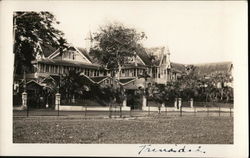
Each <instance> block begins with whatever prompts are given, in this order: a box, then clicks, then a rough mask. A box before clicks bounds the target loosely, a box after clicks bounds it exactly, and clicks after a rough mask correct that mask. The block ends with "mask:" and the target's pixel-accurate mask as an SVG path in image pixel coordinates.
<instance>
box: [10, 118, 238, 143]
mask: <svg viewBox="0 0 250 158" xmlns="http://www.w3.org/2000/svg"><path fill="white" fill-rule="evenodd" d="M13 142H14V143H88V144H89V143H94V144H97V143H106V144H111V143H117V144H124V143H126V144H148V143H152V144H232V143H233V117H227V116H221V117H218V116H211V117H207V116H183V117H179V116H177V117H173V116H166V115H164V114H161V115H151V116H150V117H144V118H137V119H126V120H125V119H84V118H80V117H63V116H62V117H54V116H50V117H46V116H36V117H28V118H26V117H13Z"/></svg>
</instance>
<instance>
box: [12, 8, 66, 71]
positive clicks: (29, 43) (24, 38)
mask: <svg viewBox="0 0 250 158" xmlns="http://www.w3.org/2000/svg"><path fill="white" fill-rule="evenodd" d="M13 20H14V54H15V68H14V71H15V72H14V73H17V74H21V73H23V71H24V70H25V71H31V70H32V64H31V61H32V60H34V59H35V57H36V56H37V55H42V47H43V46H44V47H46V46H47V45H49V46H52V47H59V46H63V45H64V43H66V40H63V38H62V37H63V33H62V32H61V31H60V30H58V29H56V28H55V27H54V25H55V24H59V22H58V21H56V19H55V17H54V15H53V14H51V13H50V12H33V11H31V12H15V13H14V17H13Z"/></svg>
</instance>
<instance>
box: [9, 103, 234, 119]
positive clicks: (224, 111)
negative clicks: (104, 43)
mask: <svg viewBox="0 0 250 158" xmlns="http://www.w3.org/2000/svg"><path fill="white" fill-rule="evenodd" d="M233 113H234V109H233V108H231V107H220V106H219V107H193V108H189V107H180V108H179V109H177V108H174V107H161V108H159V107H147V110H138V109H137V110H128V109H126V110H123V109H122V107H120V106H115V107H109V108H103V110H101V109H93V108H88V107H87V106H86V108H81V109H80V110H78V111H70V110H69V111H68V110H67V111H61V110H60V109H59V110H54V109H30V108H27V109H26V110H14V111H13V116H14V117H30V116H73V117H85V118H127V117H147V116H153V115H156V116H157V115H167V116H169V117H172V116H173V117H178V116H179V117H182V116H230V117H233Z"/></svg>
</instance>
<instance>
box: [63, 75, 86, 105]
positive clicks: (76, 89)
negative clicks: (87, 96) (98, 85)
mask: <svg viewBox="0 0 250 158" xmlns="http://www.w3.org/2000/svg"><path fill="white" fill-rule="evenodd" d="M90 87H91V85H90V81H89V80H88V79H87V78H86V77H84V76H81V72H80V71H75V70H70V71H69V72H67V73H66V74H64V75H63V76H62V79H61V87H60V91H61V94H63V95H65V96H63V97H64V98H65V99H66V101H67V102H70V99H72V98H73V97H75V96H76V95H80V96H81V97H84V95H83V94H84V93H85V92H87V91H89V89H90Z"/></svg>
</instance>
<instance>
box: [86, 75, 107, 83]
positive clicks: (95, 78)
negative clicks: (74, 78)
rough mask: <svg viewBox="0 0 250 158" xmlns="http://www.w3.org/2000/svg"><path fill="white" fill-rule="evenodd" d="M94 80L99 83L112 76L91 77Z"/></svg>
mask: <svg viewBox="0 0 250 158" xmlns="http://www.w3.org/2000/svg"><path fill="white" fill-rule="evenodd" d="M89 78H90V79H91V80H92V81H93V82H95V83H97V84H99V83H101V82H103V81H105V80H106V79H110V78H111V77H109V76H95V77H89Z"/></svg>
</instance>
